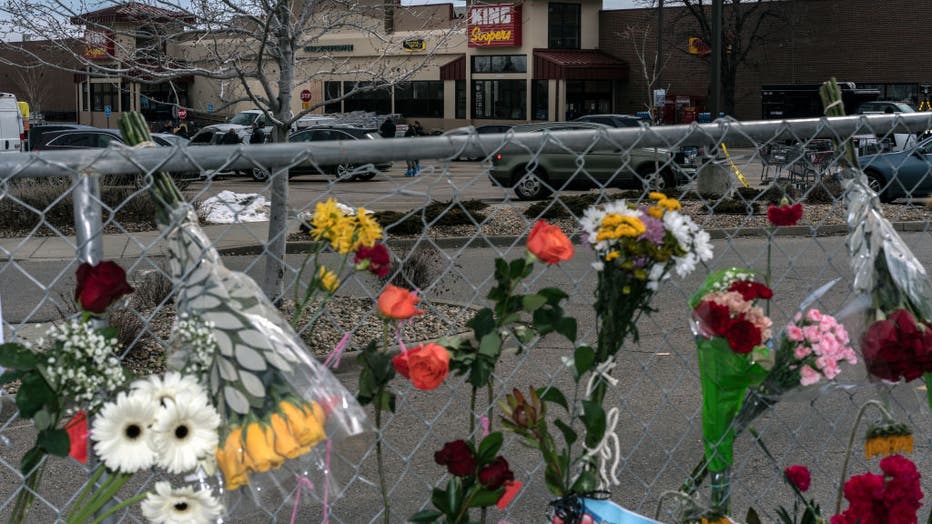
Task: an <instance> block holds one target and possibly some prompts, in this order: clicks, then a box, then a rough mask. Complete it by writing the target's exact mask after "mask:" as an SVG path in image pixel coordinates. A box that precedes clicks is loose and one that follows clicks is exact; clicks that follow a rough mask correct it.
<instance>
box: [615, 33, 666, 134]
mask: <svg viewBox="0 0 932 524" xmlns="http://www.w3.org/2000/svg"><path fill="white" fill-rule="evenodd" d="M649 36H650V28H649V27H644V28H640V27H634V26H628V27H626V28H625V30H624V31H623V32H622V33H621V37H622V38H624V39H625V40H627V41H629V42H631V48H632V49H633V50H634V55H635V56H636V57H637V60H638V65H640V67H641V76H643V77H644V88H645V90H646V91H647V92H646V93H645V96H646V98H645V103H644V107H646V108H647V110H648V111H650V114H651V116H653V117H656V116H657V115H656V111H657V108H656V106H655V105H654V87H655V86H656V85H657V81H658V80H659V79H660V75H661V73H663V70H664V68H665V67H666V65H667V62H668V61H669V60H670V53H667V54H666V55H663V54H662V50H659V49H657V50H655V51H656V52H654V53H650V50H649V49H648V44H647V39H648V37H649ZM651 54H652V55H653V57H651V56H650V55H651ZM661 110H662V108H661Z"/></svg>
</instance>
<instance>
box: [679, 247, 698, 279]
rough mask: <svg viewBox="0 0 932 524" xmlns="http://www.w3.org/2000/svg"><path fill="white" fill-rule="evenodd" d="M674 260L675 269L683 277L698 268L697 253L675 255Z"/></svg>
mask: <svg viewBox="0 0 932 524" xmlns="http://www.w3.org/2000/svg"><path fill="white" fill-rule="evenodd" d="M673 261H674V262H676V266H675V267H674V270H675V271H676V274H677V275H679V276H680V277H681V278H686V276H687V275H689V274H690V273H692V272H693V271H694V270H695V269H696V263H697V262H698V260H697V259H696V255H695V253H688V254H687V255H686V256H682V257H673Z"/></svg>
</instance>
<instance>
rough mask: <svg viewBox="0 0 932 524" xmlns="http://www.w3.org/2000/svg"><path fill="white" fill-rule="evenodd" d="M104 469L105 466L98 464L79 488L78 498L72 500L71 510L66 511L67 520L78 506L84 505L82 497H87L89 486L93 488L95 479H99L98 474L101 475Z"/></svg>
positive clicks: (89, 490) (95, 482)
mask: <svg viewBox="0 0 932 524" xmlns="http://www.w3.org/2000/svg"><path fill="white" fill-rule="evenodd" d="M104 469H106V468H104V467H103V466H99V467H98V468H97V471H95V472H94V474H93V475H91V478H90V479H89V480H88V481H87V482H86V483H85V484H84V488H83V489H82V490H81V494H80V495H78V499H77V500H76V501H75V502H74V506H73V507H72V508H71V511H69V512H68V519H69V520H70V519H71V517H72V516H74V514H75V513H76V512H77V511H79V509H80V508H83V507H84V506H83V503H84V499H85V498H87V495H88V494H89V493H90V492H91V488H93V487H94V486H95V485H96V484H97V481H98V480H100V476H101V475H103V473H104Z"/></svg>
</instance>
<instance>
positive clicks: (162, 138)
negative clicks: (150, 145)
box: [152, 133, 190, 147]
mask: <svg viewBox="0 0 932 524" xmlns="http://www.w3.org/2000/svg"><path fill="white" fill-rule="evenodd" d="M152 141H153V142H155V143H156V144H158V145H160V146H162V147H175V146H179V147H184V146H186V145H188V142H190V140H188V139H187V138H185V137H183V136H178V135H173V134H171V133H152Z"/></svg>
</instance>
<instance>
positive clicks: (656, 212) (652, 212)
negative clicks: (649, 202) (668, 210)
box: [647, 206, 665, 219]
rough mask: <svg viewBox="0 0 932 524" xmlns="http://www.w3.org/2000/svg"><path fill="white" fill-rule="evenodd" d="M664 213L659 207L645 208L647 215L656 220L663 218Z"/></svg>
mask: <svg viewBox="0 0 932 524" xmlns="http://www.w3.org/2000/svg"><path fill="white" fill-rule="evenodd" d="M664 212H665V210H664V209H663V208H662V207H659V206H650V207H649V208H647V215H648V216H652V217H654V218H658V219H659V218H663V214H664Z"/></svg>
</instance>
